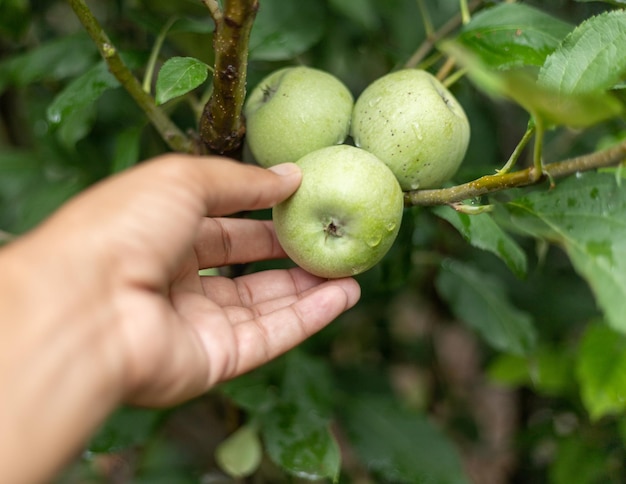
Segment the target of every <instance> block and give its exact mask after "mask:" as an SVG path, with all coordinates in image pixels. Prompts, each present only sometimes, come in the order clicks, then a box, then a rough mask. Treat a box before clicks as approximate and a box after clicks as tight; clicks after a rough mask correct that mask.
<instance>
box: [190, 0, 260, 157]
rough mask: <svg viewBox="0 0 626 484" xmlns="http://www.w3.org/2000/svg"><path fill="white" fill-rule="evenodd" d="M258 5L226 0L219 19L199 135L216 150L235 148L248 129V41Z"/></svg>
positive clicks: (252, 0) (250, 1)
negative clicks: (245, 117) (210, 90)
mask: <svg viewBox="0 0 626 484" xmlns="http://www.w3.org/2000/svg"><path fill="white" fill-rule="evenodd" d="M205 3H207V0H205ZM208 3H212V2H208ZM258 8H259V2H258V0H226V1H225V5H224V11H223V12H222V16H221V17H219V18H218V20H217V21H216V28H215V34H214V36H213V48H214V50H215V72H214V74H213V93H212V95H211V97H210V98H209V101H208V102H207V103H206V105H205V106H204V109H203V112H202V116H201V117H200V138H201V139H202V141H203V142H204V144H205V145H206V146H207V147H208V149H209V150H210V151H212V152H214V153H219V154H225V153H230V152H233V151H235V150H236V149H237V148H239V146H240V145H241V141H242V139H243V136H244V133H245V123H244V120H243V115H242V110H243V104H244V101H245V97H246V74H247V64H248V41H249V39H250V31H251V30H252V25H253V23H254V18H255V17H256V12H257V10H258Z"/></svg>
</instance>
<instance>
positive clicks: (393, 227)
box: [387, 222, 396, 232]
mask: <svg viewBox="0 0 626 484" xmlns="http://www.w3.org/2000/svg"><path fill="white" fill-rule="evenodd" d="M395 228H396V223H395V222H388V223H387V230H388V231H389V232H391V231H392V230H393V229H395Z"/></svg>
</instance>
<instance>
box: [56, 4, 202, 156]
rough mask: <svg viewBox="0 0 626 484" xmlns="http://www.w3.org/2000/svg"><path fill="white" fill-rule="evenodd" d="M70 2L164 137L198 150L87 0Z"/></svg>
mask: <svg viewBox="0 0 626 484" xmlns="http://www.w3.org/2000/svg"><path fill="white" fill-rule="evenodd" d="M68 2H69V4H70V6H71V7H72V9H73V10H74V13H75V14H76V16H77V17H78V19H79V20H80V22H81V23H82V24H83V27H84V28H85V30H86V31H87V33H88V34H89V36H90V37H91V39H92V40H93V41H94V43H95V44H96V46H97V47H98V50H99V51H100V55H101V56H102V58H103V59H104V61H105V62H106V63H107V66H108V68H109V71H110V72H111V74H113V75H114V76H115V78H116V79H117V80H118V81H119V82H120V84H121V85H122V86H123V87H124V89H126V91H127V92H128V93H129V94H130V95H131V97H132V98H133V99H134V100H135V102H136V103H137V105H138V106H139V107H140V108H141V109H142V110H143V111H144V112H145V113H146V116H147V117H148V119H149V120H150V122H151V123H152V125H153V126H154V127H155V128H156V130H157V131H158V132H159V134H160V135H161V137H162V138H163V140H164V141H165V142H166V143H167V144H168V146H169V147H170V148H171V149H172V150H174V151H179V152H183V153H192V152H193V151H194V144H193V142H192V141H191V140H190V139H189V138H188V137H187V136H185V134H184V133H183V132H182V131H181V130H180V129H178V127H177V126H176V125H175V124H174V123H173V122H172V121H171V119H170V118H169V117H168V116H167V115H166V114H165V113H164V112H163V111H162V110H161V109H159V107H158V106H157V105H156V103H155V102H154V98H153V97H152V96H151V95H150V94H148V93H147V92H146V91H144V90H143V88H142V86H141V83H140V82H139V80H138V79H137V78H136V77H135V76H134V75H133V73H132V72H131V70H130V69H129V68H128V66H127V65H126V64H125V63H124V61H123V60H122V58H121V56H120V54H119V52H118V50H117V49H116V48H115V46H114V45H113V43H112V42H111V40H110V39H109V37H108V36H107V34H106V32H105V31H104V29H103V28H102V26H101V25H100V23H99V22H98V20H97V19H96V17H95V16H94V15H93V13H92V12H91V10H90V9H89V7H87V5H86V4H85V2H84V0H68Z"/></svg>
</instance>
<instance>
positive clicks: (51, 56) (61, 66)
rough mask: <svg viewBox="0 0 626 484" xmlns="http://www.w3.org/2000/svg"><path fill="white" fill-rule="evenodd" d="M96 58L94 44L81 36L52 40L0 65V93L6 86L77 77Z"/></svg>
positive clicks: (86, 37) (81, 34) (19, 85)
mask: <svg viewBox="0 0 626 484" xmlns="http://www.w3.org/2000/svg"><path fill="white" fill-rule="evenodd" d="M96 55H97V50H96V47H95V45H94V44H93V42H92V41H91V39H89V37H88V36H87V35H85V34H84V33H80V34H77V35H68V36H63V37H60V38H57V39H54V40H52V41H50V42H47V43H44V44H42V45H40V46H39V47H37V48H35V49H32V50H29V51H28V52H26V53H24V54H21V55H19V56H16V57H13V58H10V59H8V60H6V61H4V62H2V63H0V92H2V90H3V88H4V87H5V86H6V85H10V84H12V85H15V86H18V87H21V86H26V85H28V84H31V83H34V82H37V81H41V80H43V79H52V80H60V79H65V78H67V77H71V76H74V75H77V74H80V73H81V72H84V71H85V69H87V68H89V66H91V65H92V64H93V62H94V60H95V59H96Z"/></svg>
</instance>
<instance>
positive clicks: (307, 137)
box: [244, 67, 354, 167]
mask: <svg viewBox="0 0 626 484" xmlns="http://www.w3.org/2000/svg"><path fill="white" fill-rule="evenodd" d="M353 105H354V99H353V97H352V94H351V93H350V91H349V90H348V88H347V87H346V86H345V85H344V84H343V83H342V82H341V81H340V80H339V79H337V78H336V77H334V76H333V75H331V74H329V73H326V72H323V71H320V70H317V69H312V68H309V67H286V68H284V69H280V70H278V71H276V72H274V73H272V74H270V75H269V76H268V77H266V78H265V79H263V80H262V81H261V82H260V83H259V84H258V85H257V86H256V87H255V88H254V89H253V90H252V92H251V93H250V96H249V98H248V99H247V101H246V104H245V107H244V114H245V116H246V142H247V144H248V147H249V149H250V151H251V152H252V154H253V156H254V158H255V159H256V161H257V163H259V164H260V165H261V166H264V167H270V166H273V165H277V164H279V163H285V162H295V161H297V160H298V159H300V158H301V157H302V156H304V155H306V154H307V153H310V152H311V151H315V150H317V149H320V148H324V147H326V146H332V145H337V144H340V143H343V141H344V140H345V139H346V137H347V136H348V133H349V131H350V119H351V116H352V107H353Z"/></svg>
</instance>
